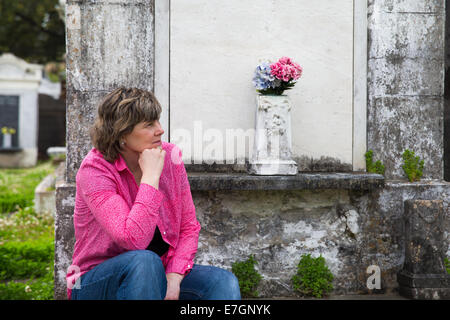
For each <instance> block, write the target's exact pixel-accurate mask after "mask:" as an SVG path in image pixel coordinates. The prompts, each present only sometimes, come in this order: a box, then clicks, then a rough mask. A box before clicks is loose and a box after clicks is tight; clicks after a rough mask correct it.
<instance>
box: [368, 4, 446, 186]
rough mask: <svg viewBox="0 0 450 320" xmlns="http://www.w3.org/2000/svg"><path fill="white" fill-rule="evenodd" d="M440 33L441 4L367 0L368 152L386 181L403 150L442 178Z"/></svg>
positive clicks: (397, 173)
mask: <svg viewBox="0 0 450 320" xmlns="http://www.w3.org/2000/svg"><path fill="white" fill-rule="evenodd" d="M444 32H445V5H444V1H435V0H422V1H418V0H417V1H411V0H369V1H368V106H367V112H368V114H367V115H368V118H367V120H368V123H367V134H368V149H372V150H373V151H374V158H375V159H380V160H381V161H382V162H383V163H384V164H385V166H386V178H388V179H392V178H393V179H396V178H400V177H403V176H404V173H403V170H402V168H401V165H402V162H403V160H402V156H401V155H402V153H403V151H404V150H405V149H406V148H409V149H410V150H414V151H415V152H416V154H417V155H419V156H420V157H421V158H422V159H424V160H425V169H424V178H433V179H443V136H444V131H443V111H444V109H443V94H444V81H443V80H444V61H445V59H444V54H445V50H444Z"/></svg>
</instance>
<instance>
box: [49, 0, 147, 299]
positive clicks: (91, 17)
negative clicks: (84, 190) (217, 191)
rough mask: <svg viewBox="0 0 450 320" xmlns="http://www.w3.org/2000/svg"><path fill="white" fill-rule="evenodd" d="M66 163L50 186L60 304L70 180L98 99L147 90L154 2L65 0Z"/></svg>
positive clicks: (85, 147) (69, 228)
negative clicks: (119, 90)
mask: <svg viewBox="0 0 450 320" xmlns="http://www.w3.org/2000/svg"><path fill="white" fill-rule="evenodd" d="M66 47H67V50H66V51H67V59H66V63H67V100H66V103H67V115H66V121H67V134H66V145H67V160H66V173H65V176H64V179H62V180H61V181H59V182H58V183H57V186H56V207H57V214H56V221H55V299H66V297H67V296H66V283H65V274H66V270H67V267H68V266H69V265H70V264H71V261H72V251H73V245H74V243H75V238H74V230H73V209H74V205H75V177H76V173H77V170H78V168H79V166H80V164H81V161H82V160H83V158H84V156H85V155H86V154H87V153H88V152H89V150H90V149H91V148H92V144H91V142H90V138H89V129H90V127H91V125H92V123H93V121H94V119H95V116H96V111H97V104H98V103H99V101H100V100H101V98H102V97H103V96H104V95H105V94H106V93H108V92H110V91H111V90H113V89H114V88H116V87H118V86H126V87H137V88H141V89H145V90H149V91H153V87H154V0H97V1H82V0H68V1H67V5H66Z"/></svg>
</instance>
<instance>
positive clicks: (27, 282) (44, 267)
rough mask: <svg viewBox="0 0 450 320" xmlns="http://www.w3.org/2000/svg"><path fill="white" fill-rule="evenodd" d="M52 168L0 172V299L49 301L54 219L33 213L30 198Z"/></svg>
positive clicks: (42, 166)
mask: <svg viewBox="0 0 450 320" xmlns="http://www.w3.org/2000/svg"><path fill="white" fill-rule="evenodd" d="M54 169H55V167H54V166H53V165H52V164H51V162H50V161H47V162H40V163H38V165H37V166H36V167H34V168H27V169H0V208H1V211H0V300H51V299H53V285H54V279H53V270H54V269H53V268H54V267H53V261H54V259H53V257H54V218H53V215H52V214H51V213H50V214H49V213H45V214H38V213H36V212H35V210H34V208H33V199H34V189H35V188H36V186H37V185H38V184H39V183H40V181H41V180H42V179H43V178H44V177H45V176H47V175H48V174H50V173H52V172H53V171H54Z"/></svg>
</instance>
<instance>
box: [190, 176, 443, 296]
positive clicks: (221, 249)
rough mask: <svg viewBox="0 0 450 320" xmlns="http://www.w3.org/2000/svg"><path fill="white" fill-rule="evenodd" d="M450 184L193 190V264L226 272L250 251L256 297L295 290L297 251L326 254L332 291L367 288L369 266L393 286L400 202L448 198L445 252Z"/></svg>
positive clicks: (399, 247) (401, 244) (386, 288)
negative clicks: (196, 224)
mask: <svg viewBox="0 0 450 320" xmlns="http://www.w3.org/2000/svg"><path fill="white" fill-rule="evenodd" d="M449 186H450V184H448V183H446V182H437V181H434V182H432V181H426V182H422V183H414V184H410V183H406V182H400V181H398V182H394V181H393V182H387V183H386V186H385V188H380V189H376V190H373V191H358V190H353V191H352V190H343V189H340V190H337V189H334V190H332V189H321V190H285V191H283V190H260V191H242V190H241V191H231V192H223V191H193V193H192V194H193V199H194V203H195V205H196V210H197V216H198V219H199V221H200V223H201V225H202V227H203V228H202V230H201V232H200V241H199V243H200V244H199V251H198V254H197V258H196V263H200V264H212V265H217V266H221V267H224V268H226V269H230V270H231V266H232V263H233V262H235V261H239V260H245V259H247V258H248V257H249V255H250V254H253V255H254V256H255V259H256V260H257V261H258V264H257V265H256V269H257V270H258V272H259V273H260V274H261V275H262V276H263V281H262V282H261V284H260V287H259V292H260V294H261V297H277V296H293V295H294V292H293V290H292V287H291V283H290V279H291V278H292V276H293V275H294V274H295V272H296V267H297V264H298V262H299V261H300V258H301V256H302V255H303V254H306V253H310V254H312V256H319V255H320V254H321V255H322V256H323V257H325V259H326V261H327V265H328V266H329V268H330V270H331V272H332V273H333V274H334V276H335V279H334V281H333V285H334V288H335V290H334V294H356V293H371V292H373V291H370V290H369V289H368V288H367V286H366V281H367V278H368V277H369V274H367V273H366V271H367V268H368V267H369V266H371V265H377V266H378V267H380V270H381V289H380V290H378V293H382V292H386V293H391V292H396V291H397V287H398V284H397V278H396V274H397V272H398V271H400V270H401V269H402V267H403V261H404V248H405V239H404V221H403V211H404V208H403V203H404V201H405V200H408V199H446V200H445V202H446V203H445V206H444V207H445V209H446V213H447V218H446V220H445V229H446V230H447V232H446V233H445V234H444V238H445V241H446V244H445V248H449V249H448V252H447V253H448V254H450V232H448V231H449V230H450V216H449V215H448V212H449V210H448V201H449V200H448V199H449V196H450V188H449Z"/></svg>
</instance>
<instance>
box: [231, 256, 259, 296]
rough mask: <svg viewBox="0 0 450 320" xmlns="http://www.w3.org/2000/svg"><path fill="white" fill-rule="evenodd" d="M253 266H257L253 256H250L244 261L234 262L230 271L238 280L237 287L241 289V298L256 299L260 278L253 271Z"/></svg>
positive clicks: (256, 272)
mask: <svg viewBox="0 0 450 320" xmlns="http://www.w3.org/2000/svg"><path fill="white" fill-rule="evenodd" d="M255 264H257V262H256V260H255V258H254V257H253V255H251V256H250V257H249V258H248V259H247V260H245V261H239V262H234V263H233V265H232V268H231V271H232V272H233V273H234V275H235V276H236V277H237V278H238V280H239V287H240V288H241V296H242V297H243V298H257V297H258V291H256V288H257V287H258V284H259V282H260V281H261V279H262V277H261V275H260V274H259V273H258V271H256V270H255Z"/></svg>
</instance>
